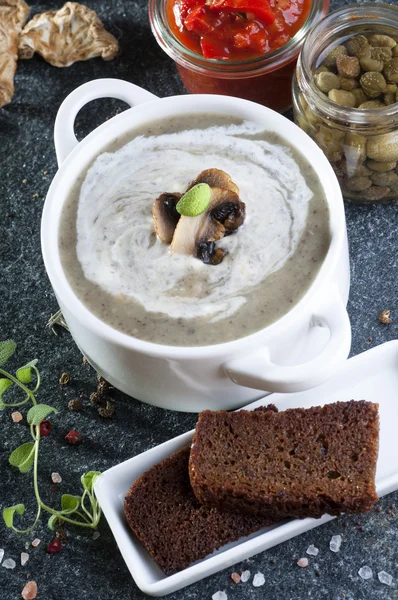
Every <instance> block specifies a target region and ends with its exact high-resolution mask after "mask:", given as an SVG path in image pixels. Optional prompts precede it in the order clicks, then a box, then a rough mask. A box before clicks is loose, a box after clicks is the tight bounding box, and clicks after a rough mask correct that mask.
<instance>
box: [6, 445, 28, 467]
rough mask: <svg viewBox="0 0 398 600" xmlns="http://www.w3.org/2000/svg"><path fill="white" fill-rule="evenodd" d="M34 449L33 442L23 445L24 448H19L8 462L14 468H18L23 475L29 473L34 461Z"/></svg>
mask: <svg viewBox="0 0 398 600" xmlns="http://www.w3.org/2000/svg"><path fill="white" fill-rule="evenodd" d="M33 448H34V443H33V442H27V443H26V444H22V446H18V448H15V450H14V451H13V452H12V453H11V455H10V458H9V459H8V462H9V463H10V465H12V466H13V467H18V469H19V470H20V472H21V473H26V472H27V471H29V469H30V467H31V466H32V463H33V460H34V452H33Z"/></svg>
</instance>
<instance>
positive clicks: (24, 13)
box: [0, 0, 30, 108]
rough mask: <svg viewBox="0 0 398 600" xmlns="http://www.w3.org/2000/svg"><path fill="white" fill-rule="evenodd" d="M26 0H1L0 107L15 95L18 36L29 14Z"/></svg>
mask: <svg viewBox="0 0 398 600" xmlns="http://www.w3.org/2000/svg"><path fill="white" fill-rule="evenodd" d="M29 10H30V9H29V6H28V5H27V4H26V2H24V0H0V108H1V107H2V106H5V105H6V104H8V103H9V102H11V98H12V97H13V95H14V75H15V71H16V68H17V58H18V36H19V34H20V32H21V30H22V27H23V26H24V24H25V22H26V19H27V18H28V15H29Z"/></svg>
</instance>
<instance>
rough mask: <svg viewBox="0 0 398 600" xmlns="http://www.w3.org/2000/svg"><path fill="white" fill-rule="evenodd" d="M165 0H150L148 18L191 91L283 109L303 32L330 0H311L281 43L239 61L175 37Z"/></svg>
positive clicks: (287, 102)
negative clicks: (294, 31)
mask: <svg viewBox="0 0 398 600" xmlns="http://www.w3.org/2000/svg"><path fill="white" fill-rule="evenodd" d="M166 2H167V0H149V4H148V10H149V20H150V23H151V28H152V32H153V34H154V35H155V37H156V40H157V41H158V43H159V45H160V46H161V48H163V50H164V51H165V52H166V53H167V54H168V55H169V56H170V57H171V58H172V59H173V60H174V61H175V63H176V66H177V70H178V72H179V74H180V77H181V79H182V82H183V84H184V86H185V87H186V89H187V90H188V92H190V93H192V94H222V95H226V96H237V97H239V98H246V99H247V100H252V101H254V102H257V103H259V104H263V105H265V106H269V107H270V108H273V109H274V110H277V111H279V112H283V111H285V110H287V109H288V108H290V107H291V105H292V92H291V81H292V77H293V74H294V69H295V67H296V62H297V57H298V55H299V53H300V50H301V47H302V45H303V42H304V39H305V36H306V35H307V33H308V31H309V30H310V29H311V27H312V26H313V25H315V23H317V22H318V21H319V20H320V19H321V18H322V17H323V16H324V15H325V14H326V13H327V11H328V9H329V0H314V1H313V2H312V5H311V9H310V13H309V15H308V18H307V20H306V22H305V24H304V26H303V27H302V28H301V29H300V30H299V31H298V33H297V34H296V35H295V36H294V37H293V38H292V39H291V40H290V41H289V42H288V43H287V44H285V45H284V46H282V47H281V48H278V49H277V50H275V51H273V52H270V53H269V54H266V55H264V56H260V57H258V58H253V59H250V60H241V61H225V60H215V59H206V58H204V57H203V56H201V55H200V54H197V53H196V52H192V51H191V50H189V49H188V48H186V47H185V46H184V45H183V44H181V42H180V41H179V40H178V39H177V38H176V37H175V35H174V34H173V32H172V31H171V28H170V26H169V24H168V21H167V17H166Z"/></svg>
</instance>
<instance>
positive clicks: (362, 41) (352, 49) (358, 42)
mask: <svg viewBox="0 0 398 600" xmlns="http://www.w3.org/2000/svg"><path fill="white" fill-rule="evenodd" d="M367 47H369V42H368V40H367V39H366V37H365V36H364V35H356V36H355V37H352V38H351V39H350V40H348V42H347V43H346V48H347V50H348V54H350V55H351V56H356V57H357V58H359V54H360V53H361V51H362V50H363V48H367Z"/></svg>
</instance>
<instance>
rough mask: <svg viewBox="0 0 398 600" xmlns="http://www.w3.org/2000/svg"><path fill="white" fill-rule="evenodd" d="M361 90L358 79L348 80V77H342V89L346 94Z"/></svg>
mask: <svg viewBox="0 0 398 600" xmlns="http://www.w3.org/2000/svg"><path fill="white" fill-rule="evenodd" d="M357 88H359V83H358V81H357V80H356V79H348V78H347V77H340V89H342V90H345V91H346V92H352V90H355V89H357Z"/></svg>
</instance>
